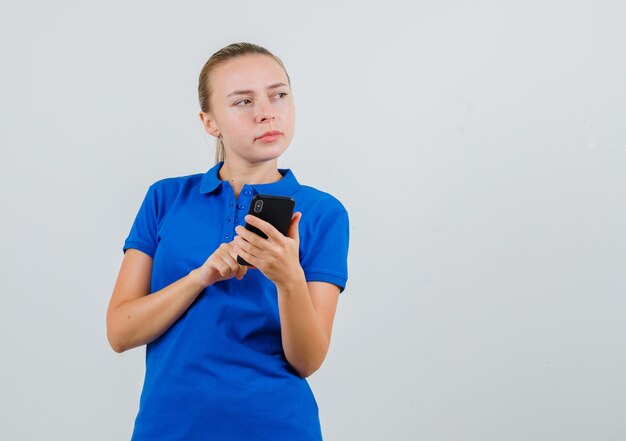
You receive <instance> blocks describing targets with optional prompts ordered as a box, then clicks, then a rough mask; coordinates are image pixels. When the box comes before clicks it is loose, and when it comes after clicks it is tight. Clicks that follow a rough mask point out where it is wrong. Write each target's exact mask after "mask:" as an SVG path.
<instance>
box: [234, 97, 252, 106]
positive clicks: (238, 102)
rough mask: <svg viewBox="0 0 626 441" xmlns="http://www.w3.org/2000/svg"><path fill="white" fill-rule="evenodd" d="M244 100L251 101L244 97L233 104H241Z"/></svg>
mask: <svg viewBox="0 0 626 441" xmlns="http://www.w3.org/2000/svg"><path fill="white" fill-rule="evenodd" d="M244 101H249V102H252V101H250V100H249V99H248V98H244V99H242V100H239V101H237V102H236V103H235V106H238V105H240V104H241V103H243V102H244Z"/></svg>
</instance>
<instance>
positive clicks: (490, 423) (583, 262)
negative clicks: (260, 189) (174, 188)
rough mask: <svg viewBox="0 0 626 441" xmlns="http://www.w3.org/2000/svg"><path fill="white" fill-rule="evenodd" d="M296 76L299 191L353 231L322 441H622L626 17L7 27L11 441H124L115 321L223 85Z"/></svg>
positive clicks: (357, 14)
mask: <svg viewBox="0 0 626 441" xmlns="http://www.w3.org/2000/svg"><path fill="white" fill-rule="evenodd" d="M238 41H250V42H254V43H257V44H261V45H263V46H265V47H267V48H268V49H269V50H271V51H273V52H274V53H275V54H276V55H278V56H279V57H281V59H282V60H283V61H284V63H285V65H286V68H287V70H288V72H289V75H290V76H291V79H292V86H293V92H294V99H295V103H296V109H297V117H296V135H295V137H294V139H293V142H292V144H291V146H290V148H289V150H288V152H287V153H286V154H285V155H284V156H283V158H282V160H281V162H280V166H281V167H289V168H292V170H293V171H294V173H295V174H296V176H297V177H298V179H299V180H300V182H302V183H306V184H309V185H313V186H315V187H318V188H320V189H322V190H325V191H328V192H330V193H332V194H333V195H335V196H336V197H337V198H339V199H340V200H341V201H342V202H343V203H344V205H345V206H346V208H347V209H348V211H349V214H350V221H351V230H350V232H351V243H350V257H349V272H350V274H349V276H350V278H349V281H348V286H347V289H346V291H345V292H344V293H343V294H342V296H341V298H340V302H339V307H338V312H337V315H336V319H335V326H334V330H333V340H332V345H331V349H330V352H329V354H328V357H327V359H326V361H325V364H324V365H323V367H322V368H321V369H320V370H319V371H318V372H317V373H315V374H314V375H313V376H312V377H310V379H309V381H310V383H311V386H312V388H313V391H314V393H315V395H316V398H317V401H318V404H319V407H320V418H321V422H322V427H323V432H324V436H325V440H326V441H336V440H341V441H343V440H377V441H378V440H382V439H389V440H394V441H396V440H398V441H400V440H429V441H444V440H476V441H487V440H493V441H500V440H520V441H522V440H523V441H526V440H546V441H548V440H549V441H554V440H568V441H571V440H623V439H626V420H625V419H624V415H625V412H626V379H625V372H626V355H625V354H626V351H625V349H626V348H625V343H624V342H625V337H626V321H625V319H624V317H625V314H626V297H625V296H624V294H625V293H626V282H625V279H626V277H625V274H626V271H625V270H626V227H625V226H626V205H625V201H626V198H625V197H626V174H625V170H626V163H625V162H626V124H624V123H625V121H626V104H625V103H626V86H625V84H626V83H625V79H626V6H625V4H624V2H623V1H575V0H574V1H565V0H561V1H550V0H547V1H526V2H495V1H493V2H487V1H469V2H468V1H456V2H452V1H429V2H424V1H403V2H387V3H386V5H384V6H383V2H365V1H362V2H347V1H343V2H342V1H332V2H331V1H318V2H315V3H313V2H309V3H304V2H287V1H284V2H278V1H236V2H227V1H224V2H208V1H204V2H200V1H195V2H191V1H189V2H171V1H168V2H165V1H161V2H157V1H149V2H148V1H142V2H140V1H134V2H121V1H109V2H86V1H54V2H45V1H33V2H27V1H22V2H17V1H4V0H3V1H2V2H0V54H1V59H0V64H1V69H0V147H1V153H2V155H1V157H2V160H1V162H0V176H1V177H0V179H1V182H0V184H1V186H0V196H1V201H0V202H1V208H0V209H1V210H2V211H1V213H2V214H1V216H0V239H1V243H2V247H1V248H0V249H1V251H0V252H1V253H2V254H1V256H0V257H1V266H0V268H1V271H2V273H1V277H0V284H1V285H0V288H1V291H0V293H1V294H0V295H1V297H0V314H1V320H0V349H1V354H2V355H1V359H0V360H1V361H0V369H1V375H0V391H1V392H0V438H1V439H3V440H43V439H55V440H57V439H58V440H123V439H129V437H130V434H131V431H132V425H133V422H134V418H135V415H136V412H137V408H138V403H139V395H140V392H141V386H142V382H143V375H144V354H145V347H141V348H136V349H134V350H131V351H128V352H125V353H123V354H116V353H114V352H113V351H112V350H111V348H110V347H109V345H108V342H107V340H106V326H105V315H106V308H107V305H108V301H109V298H110V295H111V291H112V289H113V285H114V282H115V278H116V277H117V272H118V270H119V265H120V263H121V260H122V256H123V253H122V245H123V241H124V239H125V238H126V236H127V234H128V232H129V230H130V226H131V224H132V221H133V219H134V216H135V215H136V212H137V210H138V208H139V205H140V203H141V200H142V198H143V196H144V194H145V192H146V190H147V187H148V185H149V184H151V183H152V182H154V181H156V180H158V179H161V178H164V177H169V176H180V175H186V174H192V173H200V172H204V171H206V170H208V169H209V168H210V167H211V166H212V165H213V138H210V137H209V136H208V135H207V136H205V135H204V132H203V130H202V127H201V124H200V120H199V118H198V111H199V106H198V101H197V80H198V75H199V73H200V69H201V68H202V66H203V64H204V62H205V61H206V60H207V59H208V57H209V56H210V55H211V54H212V53H214V52H215V51H217V50H218V49H220V48H221V47H223V46H225V45H227V44H230V43H233V42H238Z"/></svg>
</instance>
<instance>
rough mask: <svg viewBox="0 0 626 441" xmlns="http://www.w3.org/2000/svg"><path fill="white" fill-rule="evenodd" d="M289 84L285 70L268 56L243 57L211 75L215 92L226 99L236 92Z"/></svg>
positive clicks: (220, 67)
mask: <svg viewBox="0 0 626 441" xmlns="http://www.w3.org/2000/svg"><path fill="white" fill-rule="evenodd" d="M278 82H283V83H285V84H288V83H289V82H288V81H287V75H286V74H285V71H284V70H283V68H282V67H281V66H280V65H279V64H278V63H277V62H276V60H274V59H273V58H272V57H270V56H267V55H257V54H254V55H243V56H240V57H237V58H233V59H232V60H228V61H227V62H225V63H224V64H221V65H220V66H218V67H216V68H215V70H214V71H213V72H212V74H211V83H212V86H213V87H212V89H213V92H214V93H215V94H216V95H218V96H222V97H225V96H226V95H228V94H229V93H231V92H233V91H235V90H241V89H254V90H258V91H262V90H264V89H265V88H266V87H267V86H269V85H271V84H275V83H278Z"/></svg>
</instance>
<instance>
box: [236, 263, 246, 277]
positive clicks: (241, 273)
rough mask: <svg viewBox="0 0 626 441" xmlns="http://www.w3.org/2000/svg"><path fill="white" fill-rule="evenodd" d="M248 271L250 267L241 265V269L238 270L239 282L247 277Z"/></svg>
mask: <svg viewBox="0 0 626 441" xmlns="http://www.w3.org/2000/svg"><path fill="white" fill-rule="evenodd" d="M247 271H248V267H247V266H245V265H239V269H238V270H237V276H236V277H237V280H241V279H243V276H245V275H246V272H247Z"/></svg>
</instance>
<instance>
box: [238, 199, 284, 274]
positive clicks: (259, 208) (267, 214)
mask: <svg viewBox="0 0 626 441" xmlns="http://www.w3.org/2000/svg"><path fill="white" fill-rule="evenodd" d="M295 204H296V202H295V201H294V200H293V198H290V197H288V196H273V195H269V194H257V195H255V196H254V197H253V198H252V202H250V208H248V214H251V215H253V216H256V217H258V218H259V219H263V220H264V221H266V222H269V223H270V224H272V225H273V226H274V228H276V229H277V230H278V231H280V232H281V233H282V234H283V235H284V236H286V235H287V233H288V232H289V224H290V223H291V217H292V216H293V207H294V205H295ZM246 229H247V230H250V231H252V232H253V233H255V234H258V235H259V236H261V237H262V238H263V239H267V235H266V234H265V233H263V232H262V231H261V230H259V229H258V228H256V227H253V226H252V225H249V224H248V223H247V222H246ZM237 263H238V264H239V265H250V264H249V263H248V262H246V261H245V260H244V259H243V258H242V257H241V256H237Z"/></svg>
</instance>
